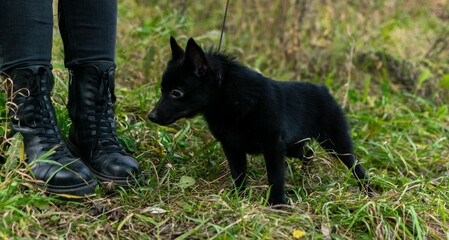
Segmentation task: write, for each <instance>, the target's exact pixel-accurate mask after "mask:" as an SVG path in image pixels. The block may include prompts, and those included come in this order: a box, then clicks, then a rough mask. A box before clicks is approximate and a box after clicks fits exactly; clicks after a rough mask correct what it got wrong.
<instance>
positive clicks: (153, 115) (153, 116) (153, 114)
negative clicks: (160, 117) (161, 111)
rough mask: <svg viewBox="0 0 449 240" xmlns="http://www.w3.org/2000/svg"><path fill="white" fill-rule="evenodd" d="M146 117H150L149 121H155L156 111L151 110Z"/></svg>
mask: <svg viewBox="0 0 449 240" xmlns="http://www.w3.org/2000/svg"><path fill="white" fill-rule="evenodd" d="M148 119H150V121H152V122H154V121H156V120H157V112H156V111H154V110H153V111H151V112H150V113H149V114H148Z"/></svg>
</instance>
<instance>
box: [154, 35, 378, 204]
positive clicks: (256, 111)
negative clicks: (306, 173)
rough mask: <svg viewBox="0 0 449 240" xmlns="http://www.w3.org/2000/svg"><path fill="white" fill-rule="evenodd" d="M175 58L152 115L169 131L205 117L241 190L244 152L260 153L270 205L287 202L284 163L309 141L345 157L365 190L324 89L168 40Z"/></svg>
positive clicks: (344, 128) (341, 120) (341, 119)
mask: <svg viewBox="0 0 449 240" xmlns="http://www.w3.org/2000/svg"><path fill="white" fill-rule="evenodd" d="M170 43H171V48H172V60H171V61H169V63H168V66H167V69H166V70H165V72H164V74H163V76H162V82H161V90H162V96H161V98H160V100H159V101H158V103H157V104H156V106H155V107H154V109H153V110H152V111H151V112H150V114H149V115H148V117H149V119H150V120H151V121H152V122H155V123H158V124H160V125H168V124H171V123H173V122H175V121H176V120H178V119H180V118H183V117H193V116H194V115H196V114H202V115H204V117H205V119H206V121H207V123H208V124H209V128H210V130H211V132H212V134H213V135H214V136H215V138H216V139H217V140H218V141H220V142H221V144H222V146H223V150H224V152H225V154H226V157H227V159H228V162H229V166H230V169H231V174H232V177H233V178H234V180H235V185H236V186H237V187H244V185H245V176H246V169H247V167H246V164H247V161H246V154H247V153H249V154H260V153H261V154H263V155H264V158H265V163H266V167H267V172H268V181H269V184H270V186H271V194H270V197H269V199H268V201H269V203H270V204H282V203H285V193H284V158H285V156H289V157H296V158H300V159H302V158H303V157H304V156H303V155H304V149H303V147H304V143H305V142H306V141H302V140H304V139H307V138H311V139H316V140H317V141H318V142H320V143H321V146H323V147H324V149H326V150H327V151H329V152H331V153H332V154H333V155H334V156H336V157H338V158H340V159H341V161H342V162H343V163H344V164H345V165H346V166H347V167H348V168H351V169H353V173H354V175H355V177H356V178H357V179H359V180H360V181H359V182H360V184H361V186H364V188H363V189H365V190H366V191H368V192H371V189H370V188H369V185H368V178H367V176H366V175H365V172H364V170H363V168H362V166H361V165H360V164H358V163H357V160H356V158H355V156H354V151H353V146H352V140H351V137H350V135H349V128H348V124H347V122H346V119H345V116H344V113H343V111H342V109H341V107H340V106H339V105H338V104H337V102H336V101H335V100H334V98H333V97H332V96H331V95H330V93H329V90H328V89H327V88H326V87H325V86H323V85H319V84H314V83H306V82H279V81H274V80H272V79H270V78H267V77H264V76H263V75H262V74H260V73H258V72H255V71H253V70H250V69H249V68H247V67H245V66H243V65H241V64H240V63H238V62H236V61H235V60H234V59H232V58H230V57H229V56H227V55H223V54H218V53H215V52H213V51H210V52H207V53H204V52H203V50H202V49H201V48H200V47H199V46H198V45H197V44H196V43H195V41H194V40H193V39H192V38H191V39H189V41H188V43H187V47H186V51H185V52H184V51H183V50H182V49H181V48H180V47H179V45H178V44H177V43H176V40H175V39H174V38H173V37H171V39H170Z"/></svg>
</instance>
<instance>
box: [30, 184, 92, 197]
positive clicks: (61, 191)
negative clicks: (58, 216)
mask: <svg viewBox="0 0 449 240" xmlns="http://www.w3.org/2000/svg"><path fill="white" fill-rule="evenodd" d="M30 184H31V185H32V186H33V187H35V188H37V189H39V190H42V191H44V192H45V193H46V194H48V195H50V196H52V195H55V196H56V198H58V199H60V200H64V201H72V202H83V201H85V200H87V199H90V198H92V197H94V196H95V195H96V194H95V188H96V187H97V185H98V184H97V182H96V181H95V180H94V179H92V180H90V181H89V182H88V183H87V184H88V185H86V184H79V185H74V186H55V185H48V184H47V185H46V186H44V185H40V184H37V183H32V182H30Z"/></svg>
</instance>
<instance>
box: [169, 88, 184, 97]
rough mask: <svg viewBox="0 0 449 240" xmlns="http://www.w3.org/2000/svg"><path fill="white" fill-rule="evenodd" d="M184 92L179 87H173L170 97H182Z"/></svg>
mask: <svg viewBox="0 0 449 240" xmlns="http://www.w3.org/2000/svg"><path fill="white" fill-rule="evenodd" d="M183 96H184V93H183V92H181V91H179V90H178V89H172V90H171V92H170V97H171V98H173V99H177V98H182V97H183Z"/></svg>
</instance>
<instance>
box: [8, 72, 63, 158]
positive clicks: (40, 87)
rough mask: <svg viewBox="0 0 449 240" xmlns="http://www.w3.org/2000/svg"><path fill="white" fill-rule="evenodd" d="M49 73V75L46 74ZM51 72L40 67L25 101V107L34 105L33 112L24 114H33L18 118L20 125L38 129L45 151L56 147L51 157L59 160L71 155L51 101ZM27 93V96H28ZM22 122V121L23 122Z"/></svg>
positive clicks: (33, 76) (32, 80)
mask: <svg viewBox="0 0 449 240" xmlns="http://www.w3.org/2000/svg"><path fill="white" fill-rule="evenodd" d="M46 75H47V76H46ZM48 75H49V73H48V72H47V70H46V69H43V68H41V69H39V71H38V74H33V75H32V78H33V79H31V80H30V81H29V83H30V86H29V89H28V91H27V92H28V94H26V95H28V97H25V101H24V103H23V109H25V108H26V107H27V106H33V108H32V112H28V111H26V110H25V111H26V112H24V115H28V114H32V115H31V117H24V118H23V119H17V116H14V118H15V119H16V120H18V124H19V126H20V125H21V124H23V125H24V126H29V127H31V128H34V129H37V136H38V137H39V140H40V141H39V143H40V144H42V145H44V146H45V147H43V148H42V150H43V151H45V152H47V151H50V150H51V149H52V148H54V147H55V146H58V147H56V149H55V153H54V154H53V155H51V156H50V158H51V159H53V160H55V161H57V160H58V159H60V158H63V157H66V156H68V155H69V152H68V149H67V148H66V147H65V145H64V141H63V138H62V135H61V132H60V130H59V127H58V124H57V121H56V115H55V110H54V108H53V105H52V103H51V99H50V92H51V88H52V86H51V85H53V83H50V82H49V81H51V80H48V78H51V76H50V77H49V76H48ZM26 95H25V96H26ZM21 122H22V123H21Z"/></svg>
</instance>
